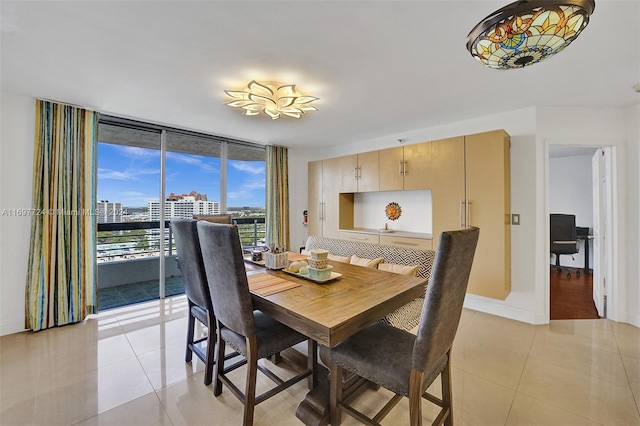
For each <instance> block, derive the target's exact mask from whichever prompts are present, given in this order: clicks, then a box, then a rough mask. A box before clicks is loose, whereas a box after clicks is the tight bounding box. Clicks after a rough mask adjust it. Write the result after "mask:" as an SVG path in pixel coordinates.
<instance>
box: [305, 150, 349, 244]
mask: <svg viewBox="0 0 640 426" xmlns="http://www.w3.org/2000/svg"><path fill="white" fill-rule="evenodd" d="M345 159H346V157H338V158H330V159H328V160H322V161H311V162H309V164H308V174H309V177H308V207H307V210H308V211H307V213H308V215H307V230H308V233H309V235H315V236H319V237H328V238H339V237H340V227H342V228H353V194H350V193H341V192H340V191H342V188H343V187H344V185H347V184H348V183H347V181H348V180H347V179H345V177H346V175H345V174H344V173H342V171H343V170H344V164H345Z"/></svg>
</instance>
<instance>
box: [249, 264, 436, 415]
mask: <svg viewBox="0 0 640 426" xmlns="http://www.w3.org/2000/svg"><path fill="white" fill-rule="evenodd" d="M300 258H303V255H300V254H297V253H290V255H289V259H290V260H293V259H300ZM328 263H329V265H331V266H332V268H333V269H332V277H333V278H332V279H330V280H327V281H324V282H314V281H312V280H310V279H309V277H308V276H301V275H300V274H294V273H288V272H287V270H286V269H284V270H282V269H281V270H276V269H268V268H265V267H264V266H262V265H259V264H256V263H254V262H252V261H251V258H250V257H248V258H245V267H246V270H247V278H248V281H249V289H250V291H251V298H252V301H253V305H254V309H258V310H260V311H262V312H264V313H266V314H268V315H270V316H272V317H273V318H275V319H276V320H278V321H280V322H282V323H283V324H285V325H287V326H289V327H291V328H293V329H294V330H296V331H298V332H300V333H302V334H304V335H305V336H307V337H309V342H312V343H313V344H316V343H317V344H318V345H320V348H321V352H322V349H325V350H326V348H331V347H333V346H335V345H337V344H338V343H340V342H341V341H343V340H345V339H347V338H348V337H350V336H352V335H353V334H355V333H357V332H358V331H359V330H362V329H363V328H365V327H367V326H368V325H370V324H372V323H374V322H376V321H378V320H380V319H382V318H384V317H385V316H386V315H387V314H389V313H391V312H393V311H394V310H396V309H398V308H399V307H401V306H403V305H405V304H407V303H409V302H411V301H412V300H414V299H416V298H418V297H421V296H424V294H425V289H426V285H427V280H426V279H425V278H420V277H414V276H407V275H400V274H395V273H392V272H386V271H381V270H378V269H374V268H367V267H363V266H356V265H351V264H348V263H342V262H337V261H329V262H328ZM269 283H271V284H269ZM270 290H271V291H270ZM310 344H311V343H310ZM381 344H383V342H381ZM314 367H316V368H315V371H319V370H320V369H319V368H317V367H318V366H317V365H314ZM326 373H327V372H326V369H324V374H326ZM329 380H334V378H329ZM310 385H311V386H310V387H312V388H313V389H312V390H311V391H310V392H309V393H308V394H307V396H306V397H305V399H304V400H303V401H302V402H301V403H300V405H299V406H298V409H297V410H296V416H297V417H298V418H299V419H300V420H302V421H303V422H304V423H305V424H307V425H316V426H317V425H324V424H327V423H328V401H329V395H328V392H329V386H328V382H327V380H326V379H325V380H322V377H320V378H319V377H318V376H317V375H314V376H313V379H312V382H310Z"/></svg>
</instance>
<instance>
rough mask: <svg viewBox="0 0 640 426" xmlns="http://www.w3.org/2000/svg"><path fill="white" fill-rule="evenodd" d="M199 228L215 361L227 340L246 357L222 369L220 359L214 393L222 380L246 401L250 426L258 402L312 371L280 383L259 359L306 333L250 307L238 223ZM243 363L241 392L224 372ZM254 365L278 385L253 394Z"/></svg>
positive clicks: (312, 352) (312, 354) (200, 224)
mask: <svg viewBox="0 0 640 426" xmlns="http://www.w3.org/2000/svg"><path fill="white" fill-rule="evenodd" d="M197 228H198V236H199V238H200V245H201V250H202V258H203V260H204V266H205V270H206V273H207V280H208V282H209V289H210V292H211V296H212V300H213V307H214V309H215V311H216V320H217V324H218V359H223V356H222V355H223V354H224V351H225V344H228V345H229V346H231V347H233V348H234V349H235V350H236V351H238V352H239V353H240V354H242V355H243V356H244V357H245V358H246V361H245V362H242V363H237V364H234V365H232V366H230V367H228V368H226V369H225V367H224V362H218V364H217V367H216V374H215V382H214V395H216V396H218V395H220V394H221V393H222V384H223V383H224V384H225V385H226V386H227V387H228V388H229V389H230V390H231V391H232V393H233V394H234V395H235V396H236V397H237V398H238V399H239V400H240V401H242V403H243V404H244V424H245V425H251V424H253V413H254V407H255V405H256V404H259V403H260V402H262V401H264V400H266V399H267V398H270V397H271V396H273V395H275V394H276V393H278V392H280V391H282V390H284V389H286V388H288V387H289V386H292V385H294V384H295V383H297V382H299V381H300V380H302V379H304V378H305V377H307V376H310V375H312V374H313V371H312V370H311V369H306V370H304V371H302V372H300V373H299V374H297V375H296V376H294V377H292V378H291V379H289V380H286V381H283V380H282V379H280V378H279V377H277V376H276V375H275V374H274V373H272V372H271V371H269V370H267V369H266V368H265V367H262V366H259V365H258V360H259V359H262V358H267V357H270V356H272V355H275V354H277V353H279V352H280V351H282V350H284V349H287V348H289V347H291V346H293V345H295V344H297V343H300V342H302V341H304V340H307V337H306V336H304V335H303V334H300V333H298V332H297V331H295V330H293V329H291V328H289V327H287V326H285V325H284V324H282V323H280V322H278V321H276V320H274V319H273V318H271V317H270V316H268V315H266V314H264V313H262V312H260V311H254V309H253V303H252V301H251V294H250V292H249V284H248V280H247V274H246V270H245V267H244V260H243V258H242V248H241V247H240V237H239V235H238V227H237V226H236V225H222V224H215V223H209V222H205V221H199V222H198V224H197ZM308 348H309V354H308V356H310V357H313V360H314V361H315V359H316V349H317V346H316V345H315V344H309V345H308ZM244 364H247V375H246V384H245V391H244V393H243V392H242V391H241V390H240V389H239V388H238V387H237V386H236V385H235V384H234V383H232V382H231V380H230V379H229V377H228V376H227V373H228V372H229V371H231V370H234V369H236V368H237V367H239V366H241V365H244ZM313 365H315V362H314V363H313ZM258 369H260V371H262V372H263V373H265V375H266V376H267V377H269V378H270V379H272V380H273V381H275V382H276V383H277V385H276V386H275V387H274V388H272V389H270V390H268V391H266V392H264V393H263V394H261V395H259V396H256V376H257V370H258Z"/></svg>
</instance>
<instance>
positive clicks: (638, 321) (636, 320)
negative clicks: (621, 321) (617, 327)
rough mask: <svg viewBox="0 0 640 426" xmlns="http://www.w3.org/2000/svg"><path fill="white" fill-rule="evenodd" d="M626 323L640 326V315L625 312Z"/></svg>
mask: <svg viewBox="0 0 640 426" xmlns="http://www.w3.org/2000/svg"><path fill="white" fill-rule="evenodd" d="M627 323H629V324H631V325H633V326H635V327H638V328H640V315H633V314H627Z"/></svg>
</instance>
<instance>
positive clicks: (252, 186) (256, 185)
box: [242, 180, 266, 189]
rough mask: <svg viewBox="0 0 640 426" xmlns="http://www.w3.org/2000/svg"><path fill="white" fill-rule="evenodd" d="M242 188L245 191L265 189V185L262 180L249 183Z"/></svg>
mask: <svg viewBox="0 0 640 426" xmlns="http://www.w3.org/2000/svg"><path fill="white" fill-rule="evenodd" d="M242 186H243V187H244V188H247V189H264V188H265V187H266V184H265V181H263V180H262V181H257V182H249V183H246V184H244V185H242Z"/></svg>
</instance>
